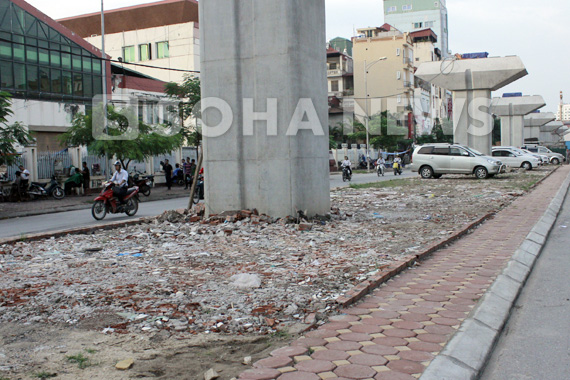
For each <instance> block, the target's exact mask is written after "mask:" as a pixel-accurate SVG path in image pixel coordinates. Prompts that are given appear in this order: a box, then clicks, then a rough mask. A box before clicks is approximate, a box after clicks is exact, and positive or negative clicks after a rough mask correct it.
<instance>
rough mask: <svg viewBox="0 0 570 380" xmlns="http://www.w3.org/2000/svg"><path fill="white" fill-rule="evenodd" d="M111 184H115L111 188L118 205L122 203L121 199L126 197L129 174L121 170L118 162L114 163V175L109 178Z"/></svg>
mask: <svg viewBox="0 0 570 380" xmlns="http://www.w3.org/2000/svg"><path fill="white" fill-rule="evenodd" d="M111 182H113V183H114V184H115V186H114V187H113V195H114V196H115V197H117V199H119V202H120V203H124V201H123V199H124V198H125V195H127V189H128V186H129V185H128V182H129V173H127V171H126V170H123V169H122V165H121V162H120V161H116V162H115V174H113V178H111Z"/></svg>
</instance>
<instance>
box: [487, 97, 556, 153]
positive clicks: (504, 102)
mask: <svg viewBox="0 0 570 380" xmlns="http://www.w3.org/2000/svg"><path fill="white" fill-rule="evenodd" d="M545 105H546V103H545V102H544V99H543V98H542V96H538V95H535V96H518V97H503V98H493V101H492V103H491V112H492V113H493V114H495V115H497V116H500V118H501V145H502V146H516V147H521V146H523V145H524V116H525V115H528V114H529V113H531V112H534V111H536V110H537V109H539V108H542V107H544V106H545Z"/></svg>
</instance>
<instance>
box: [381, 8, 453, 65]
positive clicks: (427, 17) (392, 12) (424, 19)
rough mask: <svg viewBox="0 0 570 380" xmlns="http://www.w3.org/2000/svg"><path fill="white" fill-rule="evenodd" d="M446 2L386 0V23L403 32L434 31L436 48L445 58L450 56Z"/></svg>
mask: <svg viewBox="0 0 570 380" xmlns="http://www.w3.org/2000/svg"><path fill="white" fill-rule="evenodd" d="M445 2H446V0H384V22H385V23H387V24H390V25H392V26H394V27H395V28H396V29H398V30H400V31H402V32H408V33H411V32H415V31H418V30H422V29H427V28H429V29H432V30H433V31H434V32H435V33H436V34H437V35H438V36H439V38H438V41H437V42H436V47H437V48H438V49H439V50H440V51H441V52H442V55H443V57H447V56H449V55H450V52H449V42H448V33H449V32H448V22H447V7H446V4H445Z"/></svg>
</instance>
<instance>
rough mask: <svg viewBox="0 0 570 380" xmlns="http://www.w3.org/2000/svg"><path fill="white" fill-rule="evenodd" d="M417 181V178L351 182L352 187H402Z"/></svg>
mask: <svg viewBox="0 0 570 380" xmlns="http://www.w3.org/2000/svg"><path fill="white" fill-rule="evenodd" d="M413 181H415V179H391V180H389V181H382V182H374V183H361V184H355V183H351V184H350V188H351V189H384V188H392V187H402V186H409V185H411V184H412V183H413Z"/></svg>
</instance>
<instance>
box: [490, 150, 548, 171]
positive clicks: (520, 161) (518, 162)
mask: <svg viewBox="0 0 570 380" xmlns="http://www.w3.org/2000/svg"><path fill="white" fill-rule="evenodd" d="M515 149H516V148H515ZM491 154H492V156H493V157H496V158H497V159H499V160H501V162H503V163H504V164H505V165H507V166H510V167H512V168H524V169H526V170H532V169H533V168H536V167H538V165H539V160H538V158H536V157H534V156H531V155H529V154H523V153H519V152H517V151H515V150H513V149H512V148H508V147H494V148H493V150H492V153H491Z"/></svg>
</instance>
